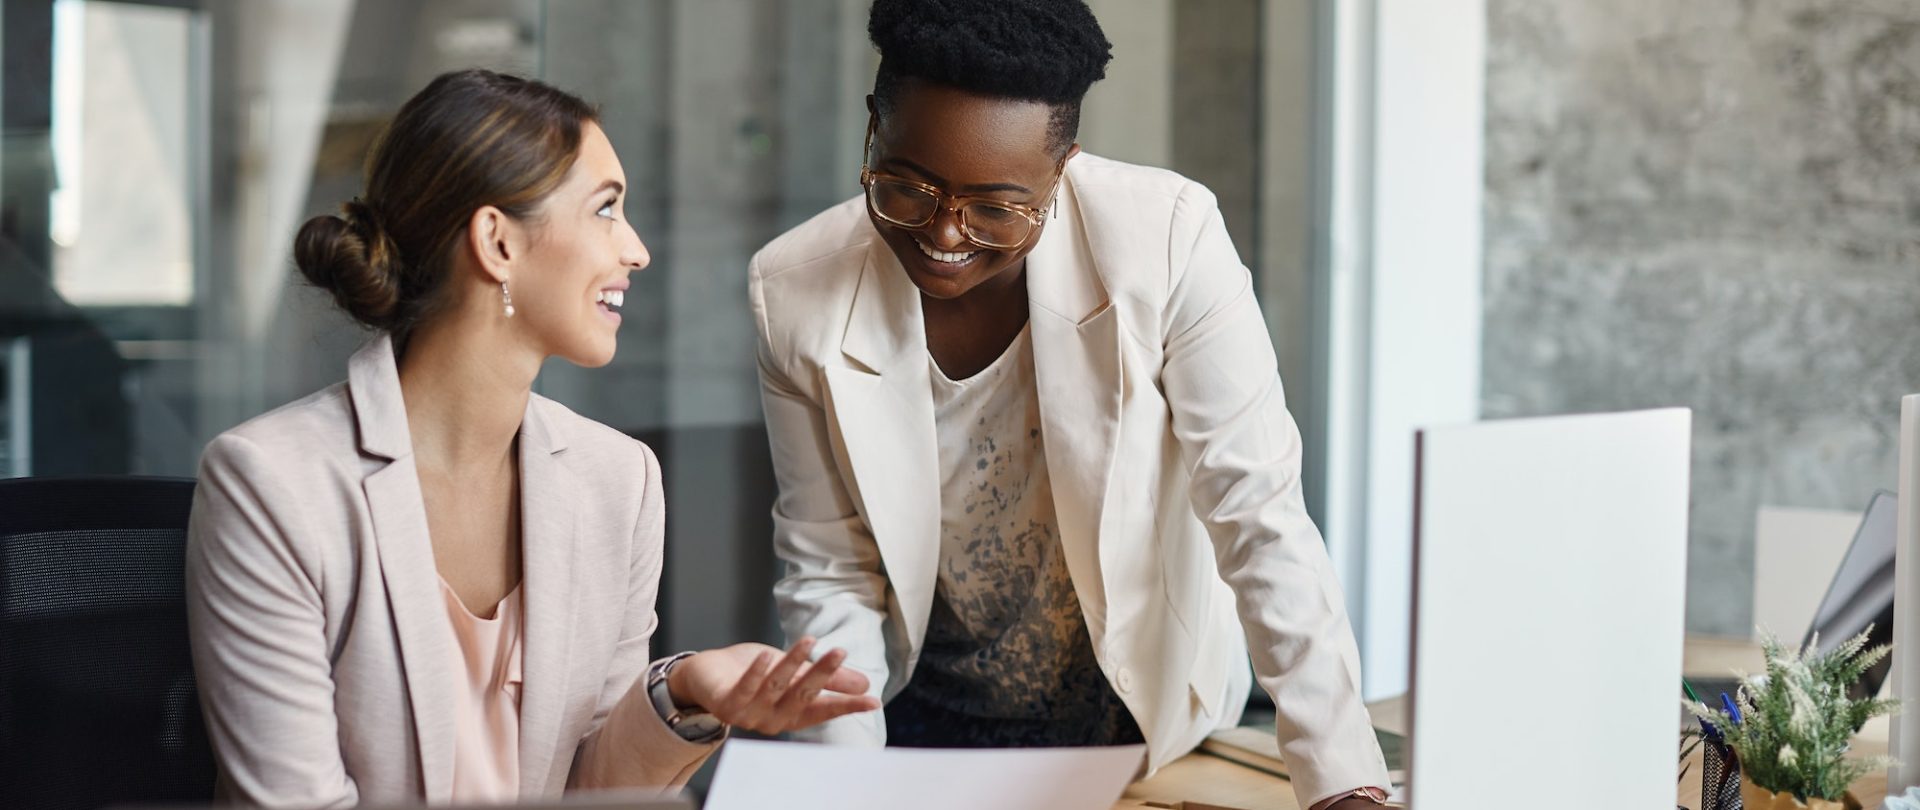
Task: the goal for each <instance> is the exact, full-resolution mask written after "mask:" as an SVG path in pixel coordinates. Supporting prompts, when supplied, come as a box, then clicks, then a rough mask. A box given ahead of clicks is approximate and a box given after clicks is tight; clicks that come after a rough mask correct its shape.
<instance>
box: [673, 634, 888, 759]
mask: <svg viewBox="0 0 1920 810" xmlns="http://www.w3.org/2000/svg"><path fill="white" fill-rule="evenodd" d="M813 646H814V640H813V639H812V638H803V639H800V643H798V644H795V645H793V649H791V650H788V651H787V652H786V653H785V654H782V653H781V652H780V650H778V649H776V648H774V647H769V646H767V645H765V644H735V645H733V646H731V647H723V648H720V649H717V650H706V651H703V652H699V653H695V654H694V655H692V656H689V657H688V658H687V659H686V660H683V661H681V662H680V663H679V664H677V665H675V666H674V668H673V670H672V672H670V673H669V674H668V676H667V690H668V691H669V692H671V693H672V694H673V701H674V703H675V704H677V705H679V706H680V707H682V708H690V707H698V708H700V709H704V710H705V711H707V712H710V713H712V714H713V715H714V716H715V717H717V718H719V720H720V722H723V723H726V724H728V725H731V726H736V727H738V728H743V729H746V730H748V731H752V732H755V733H758V734H767V735H773V734H780V733H783V732H788V731H793V730H795V729H802V728H806V727H808V726H815V725H819V724H821V723H824V722H826V721H828V720H832V719H834V718H836V717H840V716H842V715H848V714H854V713H856V712H870V711H873V710H874V709H878V708H880V701H879V700H876V699H874V698H873V697H871V696H869V695H867V694H866V692H867V687H868V681H867V676H865V675H862V674H860V673H859V672H856V671H854V670H851V669H842V668H841V666H840V665H841V663H842V662H844V661H846V660H847V652H846V651H845V650H838V649H836V650H830V651H828V652H827V654H826V655H823V656H821V657H820V660H818V661H809V660H808V659H809V657H810V656H811V654H812V652H813Z"/></svg>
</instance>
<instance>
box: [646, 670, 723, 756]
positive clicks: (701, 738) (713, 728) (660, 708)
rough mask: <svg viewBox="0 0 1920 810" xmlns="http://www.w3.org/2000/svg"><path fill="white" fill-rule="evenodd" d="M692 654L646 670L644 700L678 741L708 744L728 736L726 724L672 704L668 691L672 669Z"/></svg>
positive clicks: (701, 713) (701, 711)
mask: <svg viewBox="0 0 1920 810" xmlns="http://www.w3.org/2000/svg"><path fill="white" fill-rule="evenodd" d="M692 656H693V653H690V652H683V653H680V654H678V655H674V656H671V657H668V658H663V659H661V660H659V661H656V662H654V664H653V666H651V667H648V668H647V698H648V699H649V700H651V701H652V702H653V710H654V711H656V712H659V713H660V719H661V720H665V721H666V723H667V728H670V729H673V733H675V734H678V735H680V739H683V740H686V741H687V742H690V743H702V744H705V743H710V742H715V741H718V740H719V739H720V738H722V737H725V736H727V724H725V723H722V722H720V718H718V717H715V716H713V715H712V714H711V713H709V712H707V711H706V710H704V709H701V708H700V707H698V706H681V705H679V704H677V703H675V702H674V701H673V690H672V689H669V688H668V687H667V676H668V675H669V674H671V673H672V672H673V668H674V666H675V665H677V664H679V663H680V662H681V661H682V660H685V659H687V658H690V657H692Z"/></svg>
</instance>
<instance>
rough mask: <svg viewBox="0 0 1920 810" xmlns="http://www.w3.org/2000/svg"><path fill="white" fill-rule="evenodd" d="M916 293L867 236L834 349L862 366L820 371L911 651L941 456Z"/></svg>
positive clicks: (929, 600)
mask: <svg viewBox="0 0 1920 810" xmlns="http://www.w3.org/2000/svg"><path fill="white" fill-rule="evenodd" d="M926 345H927V338H926V323H925V321H924V320H923V319H922V316H921V311H920V293H919V290H918V289H916V288H915V287H914V286H913V283H912V282H911V281H909V280H908V279H907V277H906V273H905V271H904V270H902V269H901V267H900V264H899V260H898V259H897V258H895V257H894V255H893V254H892V253H891V252H890V251H888V250H887V248H886V245H885V243H883V242H881V241H880V240H879V239H877V238H876V239H874V240H873V241H872V244H871V246H870V247H869V249H868V251H867V260H866V265H865V267H863V268H862V270H861V277H860V286H859V288H858V289H857V290H856V291H855V293H854V302H853V307H852V312H851V315H850V317H849V318H848V320H847V333H846V336H845V337H844V338H843V339H842V342H841V352H842V353H843V354H845V355H846V357H847V358H848V359H849V360H851V361H853V362H854V363H856V364H858V365H859V366H860V367H861V368H851V367H848V368H842V367H832V366H830V367H828V368H827V370H826V378H827V389H828V393H829V396H830V397H831V403H830V409H831V411H832V413H833V416H834V420H835V423H836V425H837V426H838V428H839V432H840V440H841V442H842V444H844V445H845V446H846V448H847V456H848V458H849V460H850V461H851V462H852V463H851V466H852V467H853V475H854V480H855V483H856V484H857V485H858V487H859V493H858V497H859V499H860V502H861V504H862V506H863V508H864V509H865V512H866V516H867V521H868V523H869V524H870V525H871V526H872V528H873V535H874V540H875V542H876V543H877V544H878V545H879V547H880V557H881V560H882V562H883V563H884V564H885V565H886V569H887V578H888V581H889V582H890V583H891V584H892V586H893V591H894V595H895V596H896V597H897V598H899V600H900V609H901V612H902V615H903V616H905V617H906V625H907V627H906V630H907V641H908V644H909V646H910V647H912V648H913V649H919V647H920V641H921V639H922V637H923V636H924V635H925V632H926V617H927V614H928V612H929V611H930V610H931V609H932V605H933V590H934V575H935V564H936V561H937V560H938V559H939V554H938V551H939V548H940V474H939V465H940V450H939V447H938V445H937V440H936V438H935V436H934V424H933V391H932V388H931V385H932V382H931V380H930V379H929V378H928V376H927V363H928V359H927V350H926Z"/></svg>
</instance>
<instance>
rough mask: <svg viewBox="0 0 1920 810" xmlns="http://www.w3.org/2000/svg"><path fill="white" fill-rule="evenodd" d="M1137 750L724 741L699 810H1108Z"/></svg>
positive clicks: (1141, 750)
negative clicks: (871, 745)
mask: <svg viewBox="0 0 1920 810" xmlns="http://www.w3.org/2000/svg"><path fill="white" fill-rule="evenodd" d="M1145 755H1146V746H1142V745H1120V746H1112V747H1103V748H979V749H965V750H959V749H944V748H852V747H845V746H829V745H813V744H809V743H783V742H762V741H759V740H733V741H731V742H728V743H727V747H726V748H725V749H724V750H722V751H721V752H720V766H719V769H718V770H717V771H715V772H714V775H713V789H712V790H711V791H710V792H709V793H708V795H707V802H706V810H765V808H775V807H777V808H782V809H783V810H901V809H902V808H910V809H911V810H1110V808H1112V807H1113V805H1114V803H1115V802H1118V801H1119V800H1120V794H1121V792H1123V791H1125V790H1126V788H1127V783H1128V782H1131V781H1133V777H1134V774H1135V773H1137V772H1138V771H1139V769H1140V761H1141V758H1142V757H1144V756H1145Z"/></svg>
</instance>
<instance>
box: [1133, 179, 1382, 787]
mask: <svg viewBox="0 0 1920 810" xmlns="http://www.w3.org/2000/svg"><path fill="white" fill-rule="evenodd" d="M1169 245H1170V247H1169V252H1170V254H1171V255H1170V256H1169V267H1170V268H1171V272H1172V274H1173V275H1172V276H1171V277H1170V279H1169V288H1170V295H1169V296H1168V302H1167V309H1166V311H1165V313H1164V318H1163V321H1162V323H1163V325H1164V328H1165V333H1164V335H1163V340H1164V355H1163V360H1162V369H1161V380H1162V384H1163V385H1164V388H1165V393H1166V397H1167V401H1168V403H1169V407H1170V408H1171V410H1172V417H1173V431H1174V435H1175V437H1176V439H1177V440H1178V441H1179V444H1180V449H1181V456H1182V459H1183V460H1184V462H1185V464H1186V466H1187V469H1188V470H1190V471H1191V487H1190V490H1189V492H1188V496H1189V499H1190V500H1191V502H1192V505H1193V509H1194V512H1195V514H1197V515H1198V516H1199V518H1200V520H1201V521H1202V522H1203V523H1204V524H1205V525H1206V528H1207V532H1208V535H1209V536H1210V538H1211V539H1212V542H1213V551H1214V558H1215V561H1216V562H1217V564H1218V566H1219V571H1220V576H1221V578H1223V579H1224V580H1226V582H1227V584H1228V585H1229V586H1231V587H1232V589H1233V592H1234V595H1235V598H1236V602H1237V607H1238V610H1239V614H1240V617H1241V623H1242V625H1243V626H1244V628H1245V631H1246V637H1247V647H1248V650H1249V651H1250V653H1251V655H1252V657H1253V667H1254V671H1255V674H1256V675H1257V676H1258V679H1259V682H1260V685H1261V687H1262V688H1264V689H1266V690H1267V692H1268V694H1270V695H1272V696H1273V702H1274V706H1275V707H1276V711H1277V714H1278V716H1277V719H1276V724H1275V725H1276V726H1277V729H1278V734H1279V742H1280V750H1281V752H1282V756H1283V757H1284V758H1285V759H1286V760H1287V763H1288V765H1289V766H1290V767H1291V769H1292V771H1293V786H1294V791H1295V793H1296V795H1297V796H1298V797H1299V800H1300V805H1301V806H1302V807H1307V806H1311V805H1312V804H1313V803H1314V802H1317V801H1320V800H1321V799H1324V798H1326V797H1328V796H1331V795H1333V794H1335V793H1338V792H1341V791H1345V790H1351V789H1353V788H1357V787H1363V786H1381V787H1385V786H1386V785H1387V784H1388V782H1387V773H1386V766H1385V764H1384V760H1383V759H1382V757H1381V755H1380V748H1379V743H1378V742H1377V740H1376V738H1375V736H1374V733H1373V728H1372V721H1371V718H1370V717H1369V716H1368V714H1367V710H1366V707H1365V705H1364V704H1363V703H1362V701H1361V693H1360V666H1359V652H1358V649H1357V647H1356V645H1355V643H1354V639H1353V631H1352V629H1351V628H1350V627H1349V625H1348V621H1347V615H1346V609H1345V607H1344V605H1345V601H1344V598H1343V597H1342V595H1341V592H1340V585H1339V582H1338V581H1337V580H1336V579H1335V577H1334V573H1333V566H1332V563H1331V562H1330V561H1329V559H1328V557H1327V552H1326V546H1325V543H1324V542H1323V541H1322V540H1321V537H1320V532H1319V530H1318V529H1317V528H1316V527H1315V526H1314V524H1313V520H1312V519H1311V518H1310V517H1308V516H1307V513H1306V507H1305V504H1304V502H1303V500H1302V497H1301V491H1300V453H1301V449H1300V432H1299V429H1298V428H1297V427H1296V425H1295V424H1294V421H1293V417H1292V416H1291V415H1290V414H1288V412H1287V408H1286V398H1285V395H1284V394H1283V393H1282V391H1281V386H1280V375H1279V371H1278V363H1277V361H1276V360H1275V357H1274V353H1273V345H1272V343H1271V342H1270V341H1271V339H1270V338H1269V337H1268V333H1267V326H1266V321H1265V319H1263V318H1262V317H1261V314H1260V308H1259V305H1258V303H1257V302H1256V301H1255V299H1254V293H1253V279H1252V276H1251V274H1250V273H1248V271H1247V269H1246V268H1245V267H1244V266H1242V265H1241V263H1240V258H1239V256H1238V254H1237V253H1236V252H1235V251H1234V248H1233V243H1232V241H1231V240H1230V239H1229V238H1228V236H1227V230H1226V224H1225V222H1224V221H1223V220H1222V219H1221V217H1220V212H1219V209H1218V208H1217V207H1216V205H1215V203H1214V198H1213V195H1212V194H1211V193H1210V192H1208V191H1206V190H1205V189H1204V188H1202V187H1200V186H1199V185H1197V184H1189V185H1188V186H1187V187H1186V189H1185V190H1184V191H1183V192H1182V193H1181V195H1180V197H1179V200H1178V201H1177V202H1176V204H1175V213H1174V216H1173V224H1172V233H1171V236H1170V240H1169Z"/></svg>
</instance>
